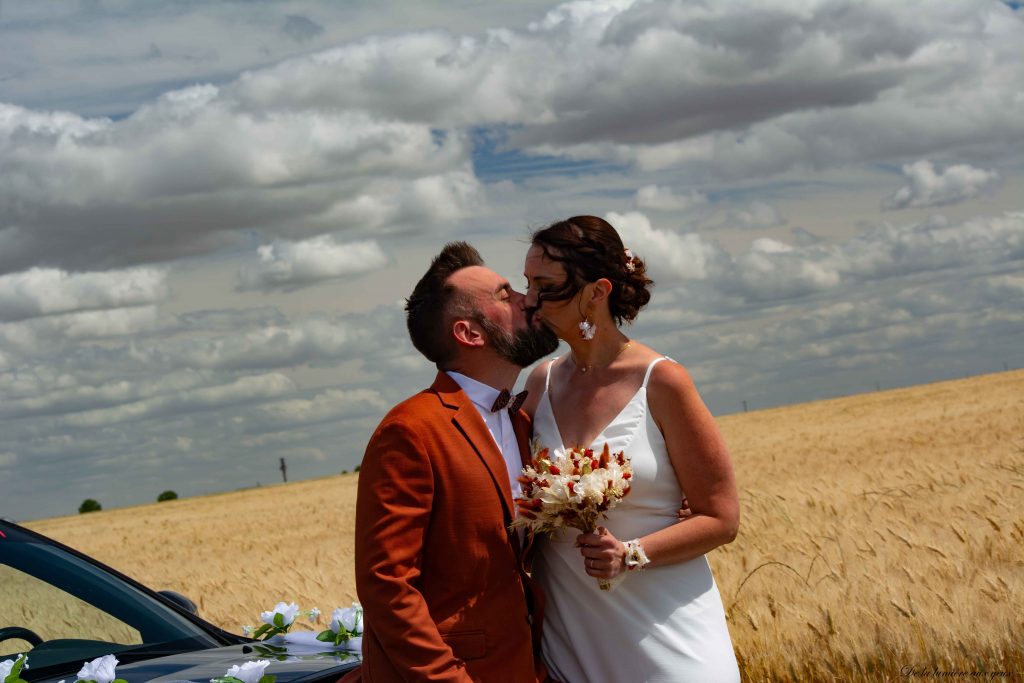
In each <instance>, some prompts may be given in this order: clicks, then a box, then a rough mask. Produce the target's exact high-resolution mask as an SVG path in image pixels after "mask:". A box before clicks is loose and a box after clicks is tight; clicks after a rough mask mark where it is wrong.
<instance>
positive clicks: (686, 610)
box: [533, 358, 740, 683]
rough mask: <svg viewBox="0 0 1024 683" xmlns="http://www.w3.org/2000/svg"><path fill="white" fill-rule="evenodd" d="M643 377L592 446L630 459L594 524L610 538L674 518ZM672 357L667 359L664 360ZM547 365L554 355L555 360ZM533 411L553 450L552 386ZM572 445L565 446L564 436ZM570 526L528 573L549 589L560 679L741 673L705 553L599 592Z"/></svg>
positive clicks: (548, 620) (593, 681)
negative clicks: (617, 492) (623, 484)
mask: <svg viewBox="0 0 1024 683" xmlns="http://www.w3.org/2000/svg"><path fill="white" fill-rule="evenodd" d="M660 360H664V359H662V358H659V359H657V360H655V361H654V362H653V363H651V365H650V366H649V367H648V368H647V373H646V374H645V376H644V381H643V385H642V386H641V387H640V389H639V390H638V391H637V393H636V394H635V395H634V396H633V398H632V399H631V400H630V401H629V403H627V404H626V406H625V407H624V408H623V409H622V411H621V412H620V413H619V414H618V416H616V417H615V419H613V420H612V421H611V423H610V424H609V425H608V426H607V427H605V429H604V431H602V432H601V433H600V434H599V435H598V436H597V438H596V439H595V440H594V443H593V444H590V445H589V446H590V447H592V448H595V449H597V448H600V447H602V446H603V444H604V443H608V446H609V448H611V451H612V452H613V453H617V452H619V451H625V453H626V455H627V456H628V457H629V458H630V460H631V461H632V466H633V481H632V490H631V491H630V493H629V495H627V496H626V497H625V498H623V499H622V500H621V501H620V502H619V504H618V506H616V507H615V508H614V509H612V510H610V511H609V512H608V518H607V519H606V520H603V521H602V522H600V523H601V524H602V525H603V526H605V527H607V528H608V529H609V530H610V531H611V532H612V533H613V534H614V535H615V537H616V538H618V539H619V540H621V541H626V540H629V539H632V538H639V537H642V536H645V535H647V534H649V533H652V532H654V531H657V530H658V529H662V528H664V527H667V526H669V525H672V524H676V523H677V522H678V510H679V505H680V502H681V500H682V497H683V493H682V491H681V490H680V488H679V483H678V481H677V480H676V475H675V472H674V470H673V469H672V464H671V462H669V459H668V452H667V449H666V447H665V440H664V438H663V437H662V435H661V432H660V430H659V429H658V427H657V425H656V424H655V422H654V420H653V419H652V418H651V416H650V411H649V410H648V408H647V382H648V380H649V379H650V376H651V370H652V369H653V368H654V365H655V364H656V363H657V362H658V361H660ZM670 362H671V361H670ZM552 363H553V361H552ZM547 372H548V379H547V383H546V386H545V388H544V396H543V397H542V398H541V400H540V404H539V405H538V407H537V410H536V415H535V416H534V425H533V428H534V436H535V437H537V438H538V439H539V440H540V443H541V445H543V446H546V447H548V448H550V449H551V450H552V451H555V450H562V449H564V448H565V445H564V444H563V442H562V437H561V434H560V433H559V430H558V424H557V423H556V421H555V417H554V412H553V411H552V408H551V397H550V392H549V390H548V386H549V385H550V381H551V364H550V363H549V365H548V368H547ZM570 445H571V444H570ZM578 533H579V532H578V531H576V530H575V529H567V530H564V531H562V532H561V533H558V534H555V535H553V536H552V537H550V538H544V539H543V540H542V539H540V538H539V537H538V544H539V547H538V548H537V554H536V556H535V559H534V565H533V575H534V578H535V579H536V580H538V581H539V582H540V584H541V586H542V587H543V588H544V591H545V593H546V597H547V602H546V608H545V612H544V628H543V637H544V640H543V650H542V651H543V657H544V661H545V663H546V664H547V666H548V668H549V669H550V672H551V675H552V677H553V678H554V679H556V680H558V681H562V682H563V683H602V682H604V681H607V682H608V683H632V682H634V681H650V682H652V683H653V682H655V681H656V682H659V683H669V682H671V683H678V682H680V681H698V682H701V683H704V682H709V683H729V682H730V681H739V680H740V676H739V670H738V668H737V666H736V656H735V654H734V653H733V648H732V642H731V640H730V638H729V630H728V628H727V626H726V622H725V612H724V610H723V609H722V599H721V597H720V596H719V594H718V587H717V586H716V585H715V580H714V578H713V577H712V576H711V568H710V567H709V566H708V562H707V560H706V559H705V557H704V556H703V555H702V556H700V557H698V558H696V559H693V560H690V561H688V562H682V563H679V564H673V565H667V566H662V567H651V568H649V569H645V570H643V571H635V572H630V573H628V574H627V575H626V576H625V577H624V578H623V579H622V581H621V582H619V583H618V584H617V585H616V586H615V587H614V588H613V589H612V590H610V591H602V590H600V588H599V587H598V584H597V580H596V579H594V578H593V577H590V576H587V574H586V572H585V571H584V567H583V558H582V556H581V555H580V551H579V549H578V548H576V547H574V545H573V544H574V542H575V539H576V536H577V535H578Z"/></svg>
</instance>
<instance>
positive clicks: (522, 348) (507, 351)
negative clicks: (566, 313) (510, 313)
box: [478, 316, 558, 368]
mask: <svg viewBox="0 0 1024 683" xmlns="http://www.w3.org/2000/svg"><path fill="white" fill-rule="evenodd" d="M478 321H479V323H480V326H481V327H483V328H484V332H486V333H487V336H488V338H489V339H490V341H491V346H493V347H494V350H495V351H497V352H498V355H499V356H501V357H502V358H504V359H505V360H507V361H508V362H510V363H512V364H513V365H516V366H518V367H521V368H525V367H527V366H528V365H533V363H535V362H536V361H538V360H540V359H541V358H543V357H544V356H546V355H548V354H549V353H553V352H554V350H555V349H557V348H558V337H557V336H555V333H554V332H552V331H551V330H549V329H548V328H547V327H545V326H544V325H538V326H536V327H535V326H532V325H531V326H530V327H527V328H526V329H523V330H519V331H517V332H516V333H515V334H513V333H511V332H506V331H505V330H503V329H501V328H500V327H498V326H497V325H495V324H494V323H493V322H491V321H490V320H488V319H487V318H484V317H483V316H481V317H480V318H479V319H478Z"/></svg>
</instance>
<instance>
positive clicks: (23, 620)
mask: <svg viewBox="0 0 1024 683" xmlns="http://www.w3.org/2000/svg"><path fill="white" fill-rule="evenodd" d="M220 644H221V643H219V642H218V641H217V639H216V638H215V637H214V636H213V635H212V634H210V633H208V632H207V631H206V630H204V629H203V628H201V627H200V626H198V625H196V624H194V623H193V622H191V621H190V620H189V619H187V618H185V617H184V616H182V615H180V614H178V613H177V612H176V611H174V610H173V609H171V608H169V607H167V606H166V605H164V604H162V603H161V602H159V601H158V600H156V599H154V598H153V597H151V596H150V595H148V594H146V593H145V592H143V591H141V590H139V589H137V588H135V587H134V586H133V585H131V584H130V583H128V582H126V581H123V580H122V579H120V578H119V577H117V576H115V575H114V574H111V573H109V572H107V571H104V570H103V569H102V568H100V567H97V566H95V565H93V564H91V563H90V562H87V561H85V560H83V559H81V558H79V557H76V556H75V555H73V554H71V553H69V552H67V551H65V550H64V549H62V548H60V547H59V546H56V545H51V544H49V543H47V542H45V541H42V540H40V539H38V538H36V537H34V536H31V535H29V534H25V533H22V532H20V531H19V530H17V529H16V528H12V527H10V526H6V525H5V526H4V527H3V529H2V530H0V660H4V659H12V658H14V657H16V656H17V655H19V654H27V655H28V663H29V668H28V669H26V670H24V671H23V672H22V677H23V678H25V679H26V680H29V681H32V680H39V679H43V678H50V677H52V676H54V675H63V674H64V673H65V672H66V673H68V674H69V675H72V676H73V675H74V674H75V673H76V672H77V671H78V668H79V667H80V666H81V664H82V662H83V661H88V660H90V659H94V658H96V657H100V656H102V655H106V654H115V655H116V656H117V658H118V660H120V661H121V662H128V661H133V660H137V659H139V658H141V657H149V656H153V655H154V654H170V653H173V652H184V651H191V650H197V649H206V648H210V647H215V646H217V645H220Z"/></svg>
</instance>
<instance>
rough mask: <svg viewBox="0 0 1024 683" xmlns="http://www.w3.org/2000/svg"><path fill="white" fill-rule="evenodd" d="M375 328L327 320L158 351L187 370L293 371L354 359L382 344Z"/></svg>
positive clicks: (191, 341) (189, 341) (187, 342)
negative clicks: (306, 364)
mask: <svg viewBox="0 0 1024 683" xmlns="http://www.w3.org/2000/svg"><path fill="white" fill-rule="evenodd" d="M382 339H383V338H382V337H375V335H374V332H373V328H372V326H371V325H366V324H352V323H351V322H347V321H344V320H341V321H332V320H329V319H327V318H325V317H323V316H313V317H309V318H304V319H300V320H297V321H295V322H293V323H291V324H287V325H265V326H260V327H257V328H255V329H248V330H238V331H236V332H233V333H229V334H224V335H219V336H216V337H212V338H210V339H198V338H188V339H185V340H180V341H174V342H171V343H168V344H165V345H163V346H162V347H159V348H157V349H154V353H156V354H158V356H157V357H158V358H161V357H164V356H169V357H170V358H172V359H174V362H175V363H178V364H183V365H185V366H187V367H195V368H210V369H217V370H239V369H253V368H278V367H292V366H298V365H302V364H304V363H309V362H323V361H326V360H330V359H335V360H336V359H342V358H349V357H355V356H357V355H359V354H360V353H366V352H368V351H369V350H371V349H373V348H375V347H376V345H377V344H378V343H380V342H381V341H382Z"/></svg>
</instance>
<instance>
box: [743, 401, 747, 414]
mask: <svg viewBox="0 0 1024 683" xmlns="http://www.w3.org/2000/svg"><path fill="white" fill-rule="evenodd" d="M743 412H744V413H745V412H747V402H746V401H745V400H744V401H743Z"/></svg>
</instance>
